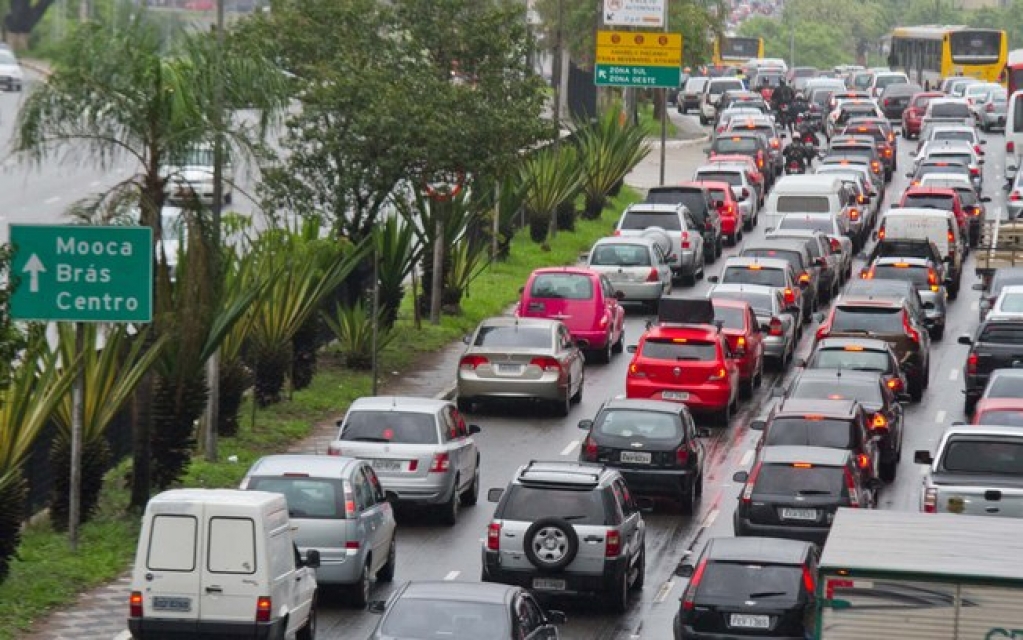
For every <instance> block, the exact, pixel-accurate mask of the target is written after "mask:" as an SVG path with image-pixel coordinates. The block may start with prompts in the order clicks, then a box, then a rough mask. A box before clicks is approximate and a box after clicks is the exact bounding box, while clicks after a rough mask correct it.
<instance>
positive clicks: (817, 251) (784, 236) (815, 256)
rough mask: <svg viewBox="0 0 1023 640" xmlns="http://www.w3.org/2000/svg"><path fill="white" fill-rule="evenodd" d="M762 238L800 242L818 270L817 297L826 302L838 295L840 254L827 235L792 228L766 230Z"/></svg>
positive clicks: (840, 265)
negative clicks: (786, 229)
mask: <svg viewBox="0 0 1023 640" xmlns="http://www.w3.org/2000/svg"><path fill="white" fill-rule="evenodd" d="M764 239H765V240H766V241H768V242H771V241H774V240H780V241H783V242H784V241H789V242H801V243H802V245H803V246H805V247H806V250H807V251H808V252H809V254H810V261H811V262H812V263H813V264H814V265H816V267H817V269H818V271H819V274H818V277H817V299H818V300H821V301H823V302H827V301H830V300H831V299H832V298H834V297H835V296H837V295H838V292H839V290H840V289H841V286H842V280H843V277H842V256H841V254H840V253H839V252H837V251H835V250H834V249H833V248H832V247H831V240H830V239H829V238H828V236H826V235H825V234H823V233H821V232H820V231H808V230H795V229H792V230H788V231H784V230H782V231H778V230H775V231H771V232H768V233H767V234H766V235H765V236H764Z"/></svg>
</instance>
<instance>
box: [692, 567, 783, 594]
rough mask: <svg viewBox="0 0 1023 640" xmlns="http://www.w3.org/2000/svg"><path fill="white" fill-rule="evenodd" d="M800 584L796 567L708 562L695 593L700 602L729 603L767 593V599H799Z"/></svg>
mask: <svg viewBox="0 0 1023 640" xmlns="http://www.w3.org/2000/svg"><path fill="white" fill-rule="evenodd" d="M802 584H803V573H802V569H801V568H800V567H796V566H786V565H768V564H745V563H738V562H708V563H707V565H706V567H705V568H704V570H703V576H702V579H701V580H700V584H699V586H698V587H697V588H696V593H697V595H698V598H699V600H700V601H701V602H703V601H707V602H716V601H723V602H733V601H736V599H737V598H738V599H739V600H746V599H759V596H755V594H758V593H769V594H771V595H770V602H771V603H778V602H779V601H785V600H795V599H798V598H799V594H800V589H801V588H802Z"/></svg>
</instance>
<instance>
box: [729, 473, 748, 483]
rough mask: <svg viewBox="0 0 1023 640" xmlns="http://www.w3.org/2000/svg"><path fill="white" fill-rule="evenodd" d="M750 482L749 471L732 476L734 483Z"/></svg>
mask: <svg viewBox="0 0 1023 640" xmlns="http://www.w3.org/2000/svg"><path fill="white" fill-rule="evenodd" d="M747 480H749V472H747V471H736V472H735V473H733V474H732V482H746V481H747Z"/></svg>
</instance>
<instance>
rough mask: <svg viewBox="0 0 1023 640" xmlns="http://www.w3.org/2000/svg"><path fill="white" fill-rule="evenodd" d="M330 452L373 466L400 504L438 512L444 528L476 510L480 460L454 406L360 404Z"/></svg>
mask: <svg viewBox="0 0 1023 640" xmlns="http://www.w3.org/2000/svg"><path fill="white" fill-rule="evenodd" d="M338 427H339V429H338V435H337V439H336V440H334V441H333V442H331V443H330V445H329V446H328V448H327V452H328V453H329V454H330V455H334V456H341V455H344V456H351V457H353V458H361V459H363V460H369V462H370V464H371V465H372V467H373V470H374V471H375V472H376V474H377V475H378V476H379V477H380V482H381V484H383V486H384V490H385V491H391V492H394V493H395V494H397V501H398V503H401V504H405V505H413V506H435V505H436V506H439V507H440V510H439V511H440V513H439V516H440V518H441V520H442V521H443V522H444V523H445V524H449V525H453V524H455V522H456V521H457V520H458V510H459V507H461V506H470V505H474V504H476V500H477V498H478V496H479V487H480V454H479V450H478V449H477V447H476V442H475V441H474V440H473V438H472V436H473V435H474V434H477V433H479V432H480V428H479V427H477V426H476V425H474V424H470V425H466V424H465V419H463V418H462V415H461V414H460V413H459V412H458V409H456V408H455V405H454V404H452V403H450V402H447V401H445V400H434V399H433V398H416V397H411V396H375V397H366V398H359V399H357V400H356V401H355V402H353V403H352V406H351V407H349V408H348V413H346V414H345V417H344V420H342V421H340V422H338Z"/></svg>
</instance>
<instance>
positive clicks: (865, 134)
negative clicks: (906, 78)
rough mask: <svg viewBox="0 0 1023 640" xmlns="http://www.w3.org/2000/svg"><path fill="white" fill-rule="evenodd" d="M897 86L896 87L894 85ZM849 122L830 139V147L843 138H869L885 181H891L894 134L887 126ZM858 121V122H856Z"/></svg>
mask: <svg viewBox="0 0 1023 640" xmlns="http://www.w3.org/2000/svg"><path fill="white" fill-rule="evenodd" d="M896 86H897V85H896ZM855 120H856V121H854V120H850V121H849V123H848V124H847V125H846V126H845V128H844V129H842V130H841V132H840V133H839V134H838V136H836V137H835V138H833V139H832V141H831V144H832V146H834V145H835V143H836V142H838V140H840V139H844V138H845V136H851V137H852V138H871V139H872V140H873V141H874V146H875V148H876V149H877V154H878V156H879V157H880V158H881V164H883V165H884V167H885V180H888V181H891V177H892V174H893V173H894V172H895V169H896V168H897V167H898V160H899V154H898V150H899V149H898V146H897V145H896V144H895V132H894V131H893V130H892V128H891V127H889V126H888V125H887V124H880V123H869V124H868V123H867V122H863V121H862V120H865V119H861V118H856V119H855ZM857 121H858V122H857Z"/></svg>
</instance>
